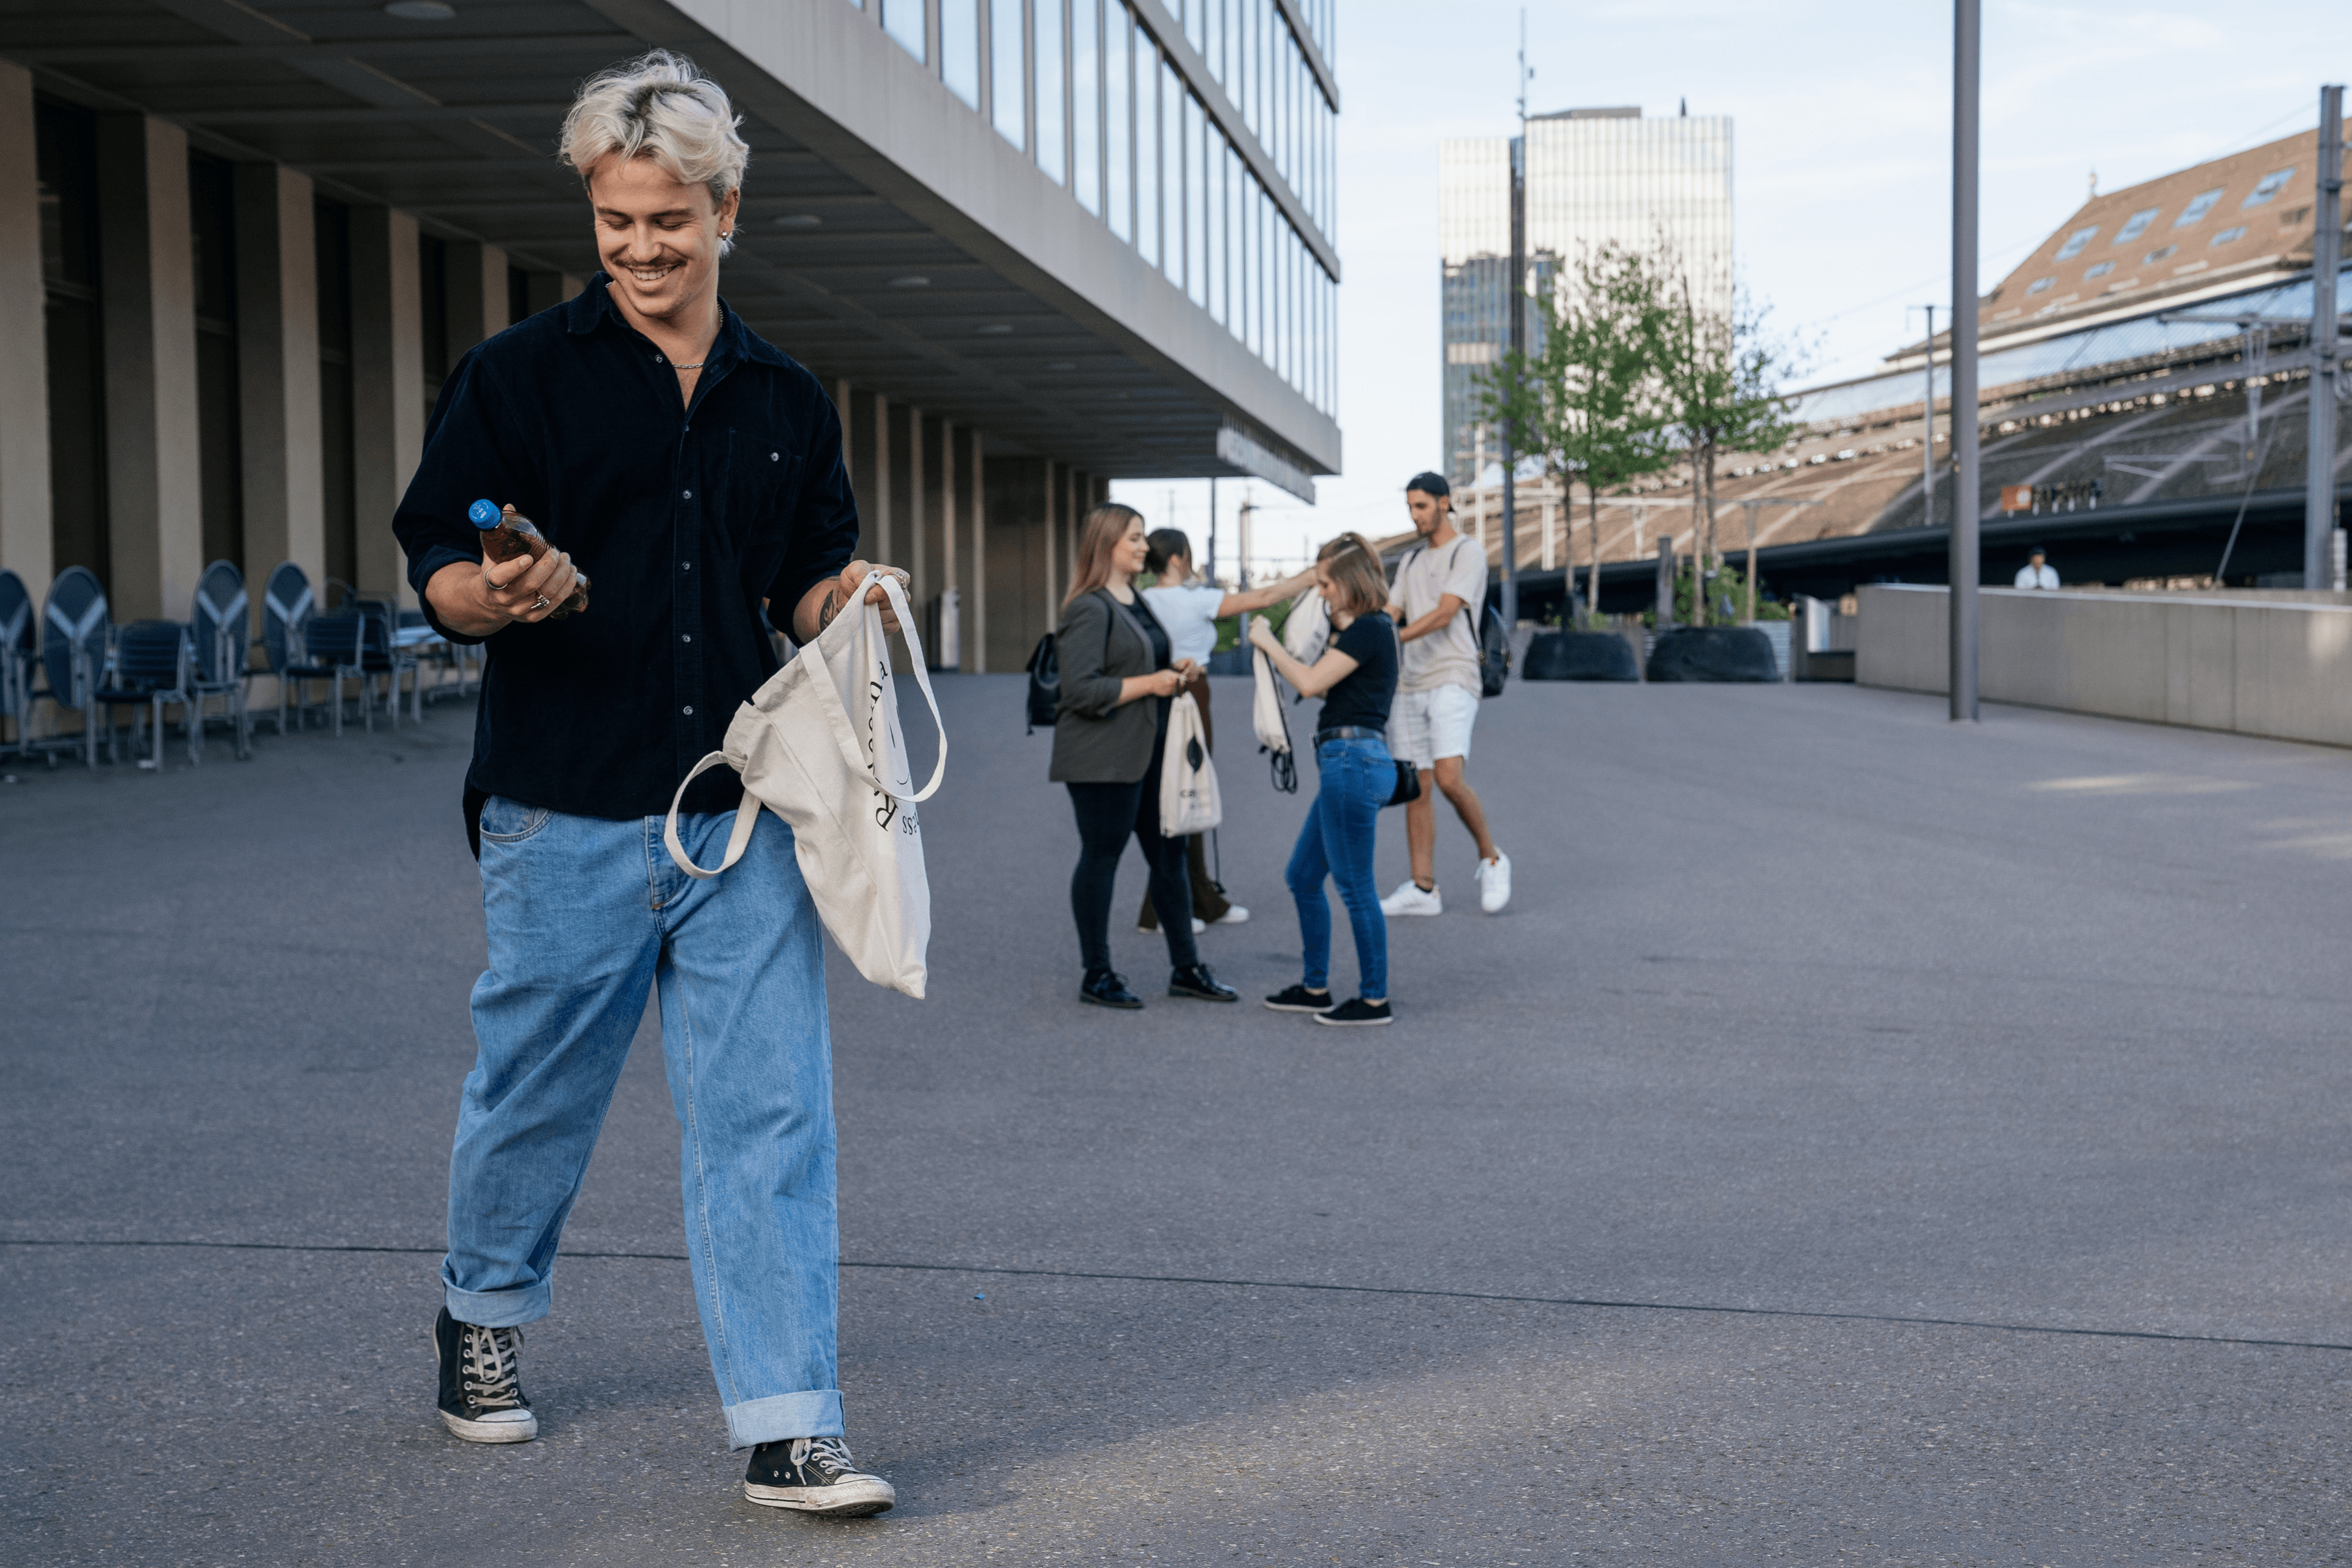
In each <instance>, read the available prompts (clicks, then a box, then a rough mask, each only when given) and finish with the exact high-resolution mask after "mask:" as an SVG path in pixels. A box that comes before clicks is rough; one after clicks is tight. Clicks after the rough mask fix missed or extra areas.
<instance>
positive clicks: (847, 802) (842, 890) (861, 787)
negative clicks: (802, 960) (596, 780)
mask: <svg viewBox="0 0 2352 1568" xmlns="http://www.w3.org/2000/svg"><path fill="white" fill-rule="evenodd" d="M877 584H879V585H880V587H881V589H882V592H883V595H884V596H885V597H886V598H887V599H888V600H889V603H890V608H891V609H892V610H893V611H894V612H896V613H897V615H898V625H899V627H900V628H901V630H902V631H903V632H904V633H905V635H906V638H907V652H908V658H909V660H910V662H912V664H913V665H914V668H915V684H916V685H917V686H919V687H920V688H921V689H922V692H923V700H924V701H925V702H927V703H929V705H930V710H931V722H932V723H933V724H935V725H940V753H939V762H938V763H937V764H936V765H935V766H933V768H932V769H931V778H930V782H929V784H925V785H924V786H923V787H922V788H921V789H919V790H918V789H917V788H916V787H915V784H914V779H913V777H912V775H911V773H910V772H909V769H908V762H907V742H906V738H905V736H904V735H902V734H901V733H900V732H899V730H898V685H897V682H896V681H895V680H894V679H893V678H892V675H891V671H890V646H889V634H888V633H887V632H886V631H885V630H883V627H882V610H881V607H880V606H879V605H869V604H867V603H866V593H865V590H866V588H869V587H872V586H875V585H877ZM857 600H858V602H857V603H856V605H854V606H852V607H851V608H850V609H849V610H847V611H845V612H844V613H843V614H841V615H839V616H835V617H834V621H833V624H832V625H831V626H827V627H825V629H824V631H823V632H821V633H819V634H818V635H817V639H816V641H814V642H813V643H810V644H809V645H808V646H807V647H803V648H802V649H801V650H800V651H799V652H797V653H795V654H794V655H793V658H792V659H791V660H790V661H789V662H788V663H786V664H785V666H784V668H782V669H780V670H778V671H776V673H775V674H773V675H772V676H770V677H769V678H768V682H767V684H766V685H764V686H762V687H761V688H760V689H759V690H758V691H757V692H756V693H754V694H753V696H752V698H751V700H750V701H749V702H746V703H744V704H743V705H742V706H741V707H740V708H738V709H737V710H735V718H734V721H732V722H730V724H729V725H728V726H727V742H726V744H725V746H724V747H722V748H721V749H720V750H719V751H716V752H711V753H710V754H709V756H707V757H705V758H703V759H702V760H701V761H700V762H698V763H695V764H694V771H693V772H692V773H688V774H687V775H686V778H685V779H684V780H683V781H682V782H681V783H680V784H678V786H677V795H676V796H675V797H674V798H672V800H671V801H670V803H669V819H668V821H667V823H666V824H665V825H664V827H663V830H662V838H663V842H664V843H666V844H667V846H668V847H669V858H671V859H672V860H675V861H677V868H678V869H679V870H681V871H684V872H685V873H686V874H687V875H688V876H689V877H715V876H717V875H719V872H721V871H724V870H726V869H727V868H729V867H730V866H732V865H733V864H735V862H736V861H737V860H738V859H740V858H741V857H742V854H743V847H744V846H745V845H747V844H749V843H750V842H751V830H752V828H754V827H756V826H758V825H759V820H760V808H761V806H763V805H764V806H766V807H767V808H768V809H769V810H771V811H772V812H774V813H775V814H776V815H777V816H781V817H782V818H783V819H784V820H785V821H786V822H789V823H791V824H792V827H793V856H794V858H797V859H798V860H799V862H800V868H801V875H802V876H803V878H805V879H807V881H808V889H809V897H810V898H811V899H812V900H814V902H815V904H816V911H817V914H818V916H819V918H821V919H822V920H823V921H824V929H825V930H826V931H831V932H832V933H833V940H834V941H835V942H839V943H840V944H841V951H842V952H845V953H847V954H848V955H849V961H850V962H851V963H854V964H856V966H857V973H860V974H862V975H864V976H866V979H868V980H870V981H872V982H873V983H874V984H877V985H887V986H888V987H890V988H891V989H892V990H894V991H903V992H905V993H906V994H908V995H909V996H918V997H919V996H920V995H922V994H923V979H924V974H925V969H924V954H925V952H926V950H927V949H928V948H929V944H930V940H931V889H930V883H929V881H928V880H927V879H925V877H924V875H923V835H922V828H921V826H920V824H919V822H918V821H917V820H916V816H915V805H916V804H917V803H918V802H919V801H926V800H929V799H930V797H931V794H932V792H933V791H935V790H937V789H938V788H939V787H940V778H941V777H942V776H943V775H944V774H945V773H947V766H948V734H947V729H946V727H945V726H944V725H943V724H940V704H939V700H938V699H937V698H935V697H933V696H932V695H931V681H930V677H929V674H927V673H926V672H925V670H924V668H923V645H922V637H921V634H920V633H919V631H917V630H916V627H915V616H914V612H913V611H912V610H911V609H909V608H908V604H907V593H906V590H905V589H904V588H902V587H900V586H899V584H898V578H897V577H895V576H893V575H891V574H888V573H887V572H881V571H875V572H869V573H867V574H866V581H865V583H864V584H861V585H860V587H859V590H858V595H857ZM720 763H726V764H727V765H728V766H730V767H732V768H733V769H734V770H735V771H736V772H737V773H741V774H742V775H743V804H742V805H741V806H740V807H739V808H738V809H737V811H736V813H735V830H734V832H733V833H732V834H730V836H729V837H728V840H727V858H725V859H723V860H721V861H720V862H719V864H718V865H717V866H714V867H712V868H710V869H709V870H707V871H706V870H704V869H703V868H701V867H699V866H697V865H696V864H695V863H694V862H693V861H692V860H691V859H689V858H688V856H687V853H686V849H685V847H684V846H683V845H681V844H680V843H679V842H678V837H677V806H678V802H679V801H680V800H683V799H684V798H685V797H686V786H687V785H688V784H692V783H693V782H694V780H695V778H696V777H697V776H698V775H699V774H700V773H703V772H704V771H706V770H707V769H710V768H715V767H717V766H719V764H720Z"/></svg>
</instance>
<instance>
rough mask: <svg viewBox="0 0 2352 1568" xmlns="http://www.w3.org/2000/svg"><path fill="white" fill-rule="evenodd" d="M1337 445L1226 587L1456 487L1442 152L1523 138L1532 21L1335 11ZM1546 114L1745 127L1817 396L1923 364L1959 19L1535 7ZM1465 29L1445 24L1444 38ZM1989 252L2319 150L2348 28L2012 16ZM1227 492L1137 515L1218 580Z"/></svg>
mask: <svg viewBox="0 0 2352 1568" xmlns="http://www.w3.org/2000/svg"><path fill="white" fill-rule="evenodd" d="M1337 8H1338V22H1337V34H1338V37H1337V47H1336V50H1335V52H1336V55H1337V57H1338V58H1337V62H1336V68H1337V70H1338V73H1339V92H1340V105H1339V108H1340V112H1339V236H1338V243H1339V262H1340V267H1341V278H1340V289H1339V382H1340V392H1339V426H1340V430H1341V432H1342V437H1343V440H1344V442H1345V452H1346V456H1345V458H1344V459H1343V471H1342V472H1341V473H1340V474H1339V475H1338V476H1335V477H1328V478H1324V479H1318V481H1317V487H1316V488H1317V504H1316V505H1314V506H1312V507H1309V506H1307V505H1306V504H1305V503H1303V502H1300V501H1297V500H1294V499H1293V498H1291V497H1290V496H1288V495H1286V494H1284V493H1283V492H1281V491H1279V490H1276V489H1274V488H1273V487H1272V486H1269V485H1265V484H1263V483H1249V484H1245V483H1244V481H1241V480H1237V479H1225V480H1221V481H1219V482H1218V484H1217V487H1216V489H1217V497H1216V510H1217V516H1218V530H1219V540H1220V546H1219V567H1220V574H1221V575H1223V576H1226V577H1227V578H1230V577H1231V576H1232V563H1233V560H1234V552H1235V551H1236V548H1237V538H1236V535H1237V519H1236V516H1235V513H1236V510H1237V508H1238V507H1239V505H1240V503H1241V501H1242V500H1243V497H1244V492H1245V491H1246V492H1248V493H1250V495H1251V497H1252V499H1253V500H1255V502H1256V504H1257V508H1258V510H1257V512H1256V514H1255V521H1254V523H1253V527H1252V554H1253V557H1254V559H1255V563H1256V564H1257V565H1258V566H1259V567H1261V568H1263V569H1267V570H1271V569H1275V568H1277V567H1281V566H1283V565H1285V563H1288V566H1289V569H1292V570H1295V569H1296V566H1297V563H1299V562H1300V561H1302V560H1303V559H1305V558H1306V557H1307V555H1309V554H1310V553H1311V552H1312V551H1313V549H1314V547H1315V545H1316V544H1318V543H1319V542H1321V541H1323V540H1325V539H1328V538H1329V537H1331V536H1332V535H1333V534H1335V533H1338V532H1340V531H1343V530H1346V529H1350V528H1354V529H1360V530H1362V531H1365V532H1367V533H1370V534H1372V535H1375V536H1378V535H1380V534H1383V533H1392V532H1395V531H1398V530H1400V529H1402V528H1403V527H1405V526H1407V523H1406V521H1405V517H1404V498H1403V486H1404V481H1405V479H1407V478H1409V477H1410V476H1411V475H1412V473H1413V472H1414V471H1415V470H1417V469H1420V468H1438V467H1442V465H1441V464H1439V463H1438V461H1437V458H1438V451H1439V444H1440V434H1439V428H1438V421H1439V357H1440V355H1439V338H1438V279H1439V275H1438V260H1437V235H1436V226H1437V144H1438V142H1440V141H1442V140H1444V138H1446V137H1450V136H1507V135H1510V134H1512V133H1513V132H1515V131H1516V129H1517V121H1516V117H1515V113H1514V109H1513V101H1514V98H1515V79H1516V73H1517V60H1516V56H1517V45H1518V26H1519V17H1520V15H1521V8H1520V6H1519V5H1517V4H1497V3H1494V0H1444V4H1443V5H1433V4H1432V3H1431V0H1338V7H1337ZM1525 15H1526V16H1527V29H1528V65H1529V66H1531V67H1532V68H1534V71H1535V77H1534V79H1533V81H1532V82H1531V83H1530V84H1529V86H1528V112H1529V113H1531V114H1540V113H1545V112H1548V111H1550V110H1559V109H1571V108H1577V107H1580V106H1588V105H1602V104H1639V105H1640V106H1641V107H1642V110H1643V113H1645V114H1649V115H1660V114H1673V113H1675V110H1676V109H1677V107H1678V105H1679V104H1680V103H1682V102H1683V101H1684V100H1687V101H1688V102H1689V105H1690V111H1691V112H1692V113H1694V114H1727V115H1729V116H1731V118H1732V135H1733V142H1732V156H1733V164H1732V168H1733V175H1732V179H1733V187H1732V200H1733V207H1734V225H1735V236H1736V246H1737V250H1738V273H1739V280H1740V283H1741V285H1742V286H1743V287H1744V288H1745V289H1747V290H1748V294H1749V295H1750V297H1751V298H1752V299H1753V300H1755V301H1756V302H1757V303H1759V304H1761V305H1764V306H1767V307H1769V310H1770V312H1771V315H1770V318H1769V320H1770V324H1771V325H1772V327H1773V328H1774V329H1776V330H1777V331H1779V332H1780V333H1781V334H1782V335H1783V336H1784V337H1786V338H1788V339H1790V340H1791V341H1793V342H1797V343H1799V344H1801V345H1804V346H1805V347H1806V348H1807V350H1808V351H1809V355H1810V361H1811V371H1810V372H1809V374H1807V375H1806V376H1805V377H1804V378H1803V379H1802V381H1801V383H1800V384H1818V383H1821V382H1826V381H1832V380H1840V379H1843V378H1844V377H1847V376H1851V375H1857V374H1866V373H1867V372H1869V371H1870V370H1871V369H1873V368H1874V366H1875V364H1876V363H1877V362H1878V360H1879V358H1880V356H1882V355H1884V354H1885V353H1888V352H1889V351H1891V350H1892V349H1894V348H1895V346H1896V345H1897V344H1899V343H1901V342H1905V341H1906V337H1905V334H1906V331H1907V332H1908V333H1910V334H1911V336H1912V338H1914V339H1916V336H1917V334H1918V331H1919V328H1920V325H1921V321H1922V320H1923V318H1922V317H1921V315H1920V312H1919V311H1918V310H1917V308H1916V307H1917V306H1918V304H1920V303H1922V302H1924V301H1927V300H1934V301H1935V302H1936V303H1937V306H1938V307H1939V310H1938V319H1939V320H1941V319H1942V310H1941V308H1942V307H1943V306H1945V305H1946V303H1947V302H1948V300H1949V298H1950V275H1951V187H1950V180H1951V92H1952V89H1951V42H1952V36H1951V11H1950V7H1949V6H1948V5H1942V6H1938V5H1886V4H1884V3H1883V0H1882V3H1878V4H1864V3H1856V0H1774V3H1773V4H1770V5H1757V4H1755V3H1754V0H1696V3H1686V4H1672V3H1662V0H1649V3H1646V4H1643V3H1637V0H1611V3H1606V4H1582V5H1563V4H1559V0H1551V3H1549V4H1543V3H1538V4H1536V5H1528V7H1527V8H1526V12H1525ZM1441 18H1442V25H1433V23H1437V22H1438V21H1439V20H1440V19H1441ZM1983 37H1984V44H1983V49H1984V55H1983V59H1984V65H1983V73H1984V93H1983V109H1982V123H1983V127H1984V130H1983V137H1982V151H1981V153H1980V162H1981V166H1982V173H1981V175H1980V181H1981V185H1982V195H1981V200H1980V205H1979V210H1980V215H1981V216H1980V217H1979V224H1978V233H1979V237H1980V240H1981V246H1980V249H1979V263H1978V265H1979V286H1980V289H1990V288H1991V287H1992V286H1993V284H1995V283H1997V282H1998V281H2000V279H2001V277H2002V276H2003V275H2004V274H2006V273H2007V272H2008V270H2009V269H2010V268H2011V267H2013V266H2015V265H2016V264H2017V262H2018V261H2019V260H2020V259H2021V258H2023V257H2024V256H2025V254H2026V253H2027V252H2028V251H2030V250H2031V249H2032V247H2034V245H2035V244H2037V243H2038V242H2039V241H2040V240H2042V238H2043V237H2045V236H2047V235H2048V234H2049V233H2050V232H2051V231H2052V230H2053V229H2055V228H2057V227H2058V226H2059V225H2060V224H2062V223H2063V222H2064V221H2065V219H2066V218H2067V216H2069V215H2070V214H2072V213H2073V212H2074V209H2075V208H2076V207H2077V206H2079V205H2082V202H2083V200H2084V196H2085V195H2086V194H2087V193H2088V190H2089V182H2090V179H2091V177H2092V176H2093V174H2095V175H2096V177H2097V180H2098V188H2099V189H2100V190H2103V191H2114V190H2119V189H2121V188H2123V187H2124V186H2126V185H2130V184H2137V183H2138V182H2140V181H2142V180H2147V179H2152V178H2154V177H2156V176H2157V175H2159V174H2168V173H2170V172H2171V171H2173V170H2175V169H2179V168H2183V167H2186V166H2187V165H2189V164H2191V163H2201V162H2203V161H2204V160H2206V159H2209V158H2214V157H2219V156H2221V154H2223V153H2232V152H2237V151H2240V150H2242V149H2244V148H2248V147H2253V146H2258V145H2260V144H2261V143H2263V142H2269V141H2274V140H2276V139H2277V138H2279V137H2282V136H2288V135H2292V134H2294V132H2298V131H2303V130H2307V129H2308V128H2309V127H2311V126H2312V125H2314V124H2315V123H2316V122H2317V121H2318V96H2319V86H2320V84H2321V83H2322V82H2328V81H2333V82H2344V81H2347V79H2352V8H2347V6H2345V5H2342V4H2340V3H2337V4H2332V5H2321V4H2313V3H2307V0H2271V3H2263V0H2254V3H2251V4H2238V5H2216V4H2214V3H2212V0H2200V3H2194V4H2192V3H2189V0H2164V3H2158V4H2144V3H2140V4H2136V3H2133V0H2117V3H2114V4H2106V5H2051V4H2032V5H2024V4H2015V3H2011V0H1988V3H1987V4H1986V5H1985V8H1984V32H1983ZM1208 489H1209V486H1208V484H1207V482H1206V481H1204V480H1175V481H1159V482H1154V481H1149V480H1134V481H1121V482H1119V483H1117V484H1115V485H1113V487H1112V493H1113V495H1114V496H1115V497H1116V498H1117V499H1118V500H1122V501H1125V502H1126V503H1127V504H1129V505H1130V506H1133V507H1136V508H1137V509H1138V510H1141V511H1142V512H1143V513H1144V514H1145V516H1146V518H1147V519H1148V520H1149V521H1150V523H1151V525H1152V526H1153V527H1155V528H1156V527H1159V526H1161V525H1162V524H1163V523H1164V522H1172V523H1173V524H1174V525H1175V526H1177V527H1179V528H1182V529H1185V530H1187V531H1190V532H1191V533H1192V536H1193V540H1194V548H1195V550H1196V552H1200V553H1202V554H1203V555H1205V553H1206V551H1205V529H1206V526H1207V523H1208V520H1209V496H1208Z"/></svg>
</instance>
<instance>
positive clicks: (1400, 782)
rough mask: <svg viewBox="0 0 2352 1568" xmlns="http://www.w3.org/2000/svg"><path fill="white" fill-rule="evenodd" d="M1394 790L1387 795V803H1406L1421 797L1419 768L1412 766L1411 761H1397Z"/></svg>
mask: <svg viewBox="0 0 2352 1568" xmlns="http://www.w3.org/2000/svg"><path fill="white" fill-rule="evenodd" d="M1396 771H1397V782H1396V790H1395V793H1393V794H1391V795H1390V796H1389V801H1388V803H1389V804H1390V805H1409V804H1411V803H1412V802H1413V801H1416V800H1419V799H1420V798H1421V770H1420V769H1419V768H1417V767H1414V766H1413V765H1412V763H1407V762H1399V763H1397V765H1396Z"/></svg>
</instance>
